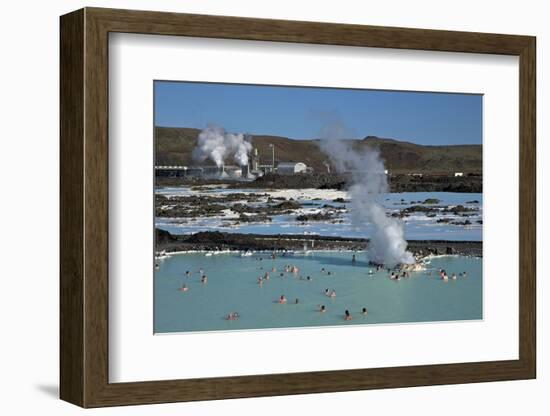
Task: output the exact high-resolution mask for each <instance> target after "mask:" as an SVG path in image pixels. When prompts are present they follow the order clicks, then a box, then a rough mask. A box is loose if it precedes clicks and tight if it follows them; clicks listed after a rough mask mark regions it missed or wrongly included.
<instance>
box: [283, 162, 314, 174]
mask: <svg viewBox="0 0 550 416" xmlns="http://www.w3.org/2000/svg"><path fill="white" fill-rule="evenodd" d="M306 172H307V166H306V164H305V163H302V162H280V163H279V164H278V165H277V173H279V174H281V175H295V174H297V173H306Z"/></svg>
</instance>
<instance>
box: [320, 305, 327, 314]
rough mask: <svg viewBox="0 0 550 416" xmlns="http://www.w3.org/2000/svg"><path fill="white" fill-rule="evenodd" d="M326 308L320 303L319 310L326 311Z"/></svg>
mask: <svg viewBox="0 0 550 416" xmlns="http://www.w3.org/2000/svg"><path fill="white" fill-rule="evenodd" d="M326 311H327V310H326V308H325V305H321V307H320V308H319V312H326Z"/></svg>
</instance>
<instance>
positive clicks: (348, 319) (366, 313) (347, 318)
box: [319, 305, 369, 321]
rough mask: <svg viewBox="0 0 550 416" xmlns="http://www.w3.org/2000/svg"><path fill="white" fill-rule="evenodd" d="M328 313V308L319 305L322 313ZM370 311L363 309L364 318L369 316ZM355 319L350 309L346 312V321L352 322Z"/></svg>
mask: <svg viewBox="0 0 550 416" xmlns="http://www.w3.org/2000/svg"><path fill="white" fill-rule="evenodd" d="M326 311H327V308H326V307H325V305H319V312H321V313H325V312H326ZM368 313H369V312H368V311H367V308H365V307H363V308H362V309H361V315H363V316H367V315H368ZM352 319H353V317H352V316H351V313H350V311H349V309H346V310H345V311H344V321H351V320H352Z"/></svg>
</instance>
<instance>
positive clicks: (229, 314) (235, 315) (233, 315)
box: [226, 312, 239, 321]
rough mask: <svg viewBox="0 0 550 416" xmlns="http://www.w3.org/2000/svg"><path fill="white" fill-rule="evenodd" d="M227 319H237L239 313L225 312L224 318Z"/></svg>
mask: <svg viewBox="0 0 550 416" xmlns="http://www.w3.org/2000/svg"><path fill="white" fill-rule="evenodd" d="M226 319H227V320H228V321H235V320H237V319H239V314H238V312H229V313H228V314H227V318H226Z"/></svg>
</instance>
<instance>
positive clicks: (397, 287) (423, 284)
mask: <svg viewBox="0 0 550 416" xmlns="http://www.w3.org/2000/svg"><path fill="white" fill-rule="evenodd" d="M351 256H352V253H350V252H314V253H312V254H310V255H307V256H292V257H277V258H276V259H275V260H272V259H271V258H270V256H269V255H268V254H259V253H256V254H255V255H254V256H251V257H241V256H240V255H239V254H237V253H228V254H218V255H213V256H209V257H207V256H205V254H204V253H192V254H177V255H173V256H171V257H168V258H165V259H162V260H159V261H158V263H159V268H158V269H157V270H155V278H154V279H155V281H154V285H155V290H154V296H155V299H154V301H155V302H154V304H155V306H154V331H155V332H156V333H166V332H186V331H217V330H222V331H225V330H234V329H261V328H291V327H315V326H326V325H329V326H334V325H363V324H381V323H406V322H428V321H452V320H476V319H482V275H481V273H482V259H481V258H473V257H462V256H443V257H436V258H433V259H432V260H431V264H430V265H429V266H428V267H429V268H428V269H427V270H426V271H420V272H412V273H411V277H410V278H402V279H401V280H399V281H395V280H390V279H389V277H388V273H387V272H386V271H385V270H384V271H379V272H374V273H373V274H372V275H370V274H369V273H368V272H369V270H371V267H369V266H368V264H367V262H366V253H356V256H357V261H356V263H355V264H352V262H351ZM260 259H261V260H260ZM288 264H291V265H296V266H297V267H299V268H300V272H299V273H297V274H293V273H284V276H283V277H280V276H279V275H280V273H281V272H282V271H283V268H284V266H285V265H288ZM272 267H275V268H276V269H277V272H271V270H272ZM323 268H324V269H325V272H322V271H321V269H323ZM439 268H443V269H446V270H447V272H448V273H449V275H450V274H451V273H453V272H454V273H456V274H457V275H458V273H462V272H464V271H465V272H467V276H466V277H459V278H458V279H457V280H449V281H447V282H445V281H443V280H441V279H440V278H439V276H438V273H437V272H438V269H439ZM199 269H203V271H204V274H206V275H207V277H208V281H207V283H206V284H202V283H201V282H200V277H199V273H198V271H199ZM187 270H189V271H191V272H192V275H191V277H186V276H185V272H186V271H187ZM266 271H269V272H270V279H269V280H268V281H265V282H264V284H263V286H262V287H260V286H259V285H258V283H257V280H258V277H259V276H261V275H263V274H264V273H265V272H266ZM328 271H330V272H331V275H328V273H327V272H328ZM308 275H309V276H310V277H311V278H312V280H311V281H308V280H306V277H307V276H308ZM300 276H302V279H300ZM183 284H186V285H187V287H189V290H188V291H187V292H181V291H180V290H178V289H179V288H180V287H181V286H182V285H183ZM327 288H328V289H329V290H335V291H336V297H335V298H333V299H331V298H329V297H327V296H325V295H324V291H325V289H327ZM281 295H285V297H286V298H287V299H288V303H287V304H279V303H277V300H278V299H279V297H280V296H281ZM296 298H298V300H299V302H298V304H295V303H294V301H295V299H296ZM319 305H325V307H326V312H325V313H320V312H319V311H318V310H319ZM363 307H366V308H367V310H368V315H367V316H363V315H362V314H361V309H362V308H363ZM346 309H348V310H349V311H350V313H351V315H352V317H353V319H352V320H350V321H345V320H344V319H343V317H344V311H345V310H346ZM229 312H238V313H239V316H240V317H239V319H238V320H232V321H229V320H227V319H225V318H226V316H227V314H228V313H229Z"/></svg>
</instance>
